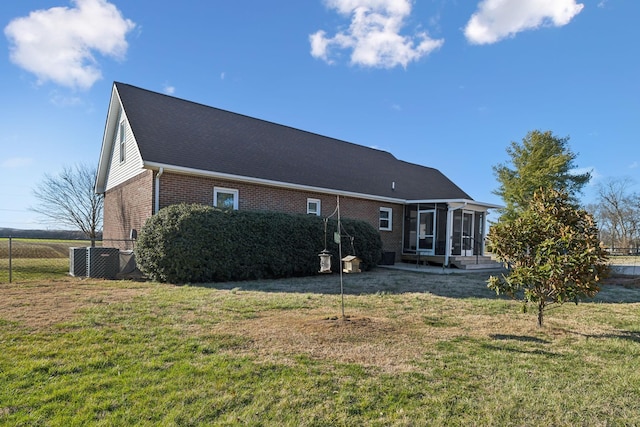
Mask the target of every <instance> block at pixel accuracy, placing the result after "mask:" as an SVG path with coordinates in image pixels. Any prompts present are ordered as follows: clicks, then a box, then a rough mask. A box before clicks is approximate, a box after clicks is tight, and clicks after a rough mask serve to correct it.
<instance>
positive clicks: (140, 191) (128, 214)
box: [103, 171, 154, 249]
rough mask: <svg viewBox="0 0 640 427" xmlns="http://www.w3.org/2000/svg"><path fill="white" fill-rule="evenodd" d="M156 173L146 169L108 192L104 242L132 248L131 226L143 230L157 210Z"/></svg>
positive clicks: (121, 247)
mask: <svg viewBox="0 0 640 427" xmlns="http://www.w3.org/2000/svg"><path fill="white" fill-rule="evenodd" d="M153 177H154V173H153V172H152V171H144V172H143V173H141V174H140V175H137V176H135V177H134V178H131V179H130V180H128V181H126V182H124V183H122V184H120V185H118V186H117V187H114V188H112V189H110V190H108V191H107V192H106V193H105V195H104V223H103V244H104V246H109V247H114V248H120V249H132V247H131V242H130V241H129V236H130V232H131V229H136V230H138V231H139V230H140V229H141V228H142V226H143V225H144V223H145V221H146V220H147V218H149V217H150V216H151V215H152V213H153V200H154V198H153V184H154V183H153Z"/></svg>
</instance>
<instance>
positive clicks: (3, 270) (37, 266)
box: [0, 258, 69, 283]
mask: <svg viewBox="0 0 640 427" xmlns="http://www.w3.org/2000/svg"><path fill="white" fill-rule="evenodd" d="M68 274H69V259H68V258H14V259H13V260H12V262H11V279H12V281H13V282H16V281H38V280H57V279H61V278H64V277H66V276H67V275H68ZM8 282H9V260H8V259H6V258H5V259H0V283H8Z"/></svg>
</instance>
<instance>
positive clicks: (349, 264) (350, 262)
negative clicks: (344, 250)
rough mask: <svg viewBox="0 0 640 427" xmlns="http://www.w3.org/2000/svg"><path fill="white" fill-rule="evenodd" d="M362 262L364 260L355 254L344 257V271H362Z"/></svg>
mask: <svg viewBox="0 0 640 427" xmlns="http://www.w3.org/2000/svg"><path fill="white" fill-rule="evenodd" d="M360 262H362V260H361V259H360V258H358V257H357V256H355V255H349V256H346V257H344V258H342V271H343V272H345V273H360V271H361V270H360Z"/></svg>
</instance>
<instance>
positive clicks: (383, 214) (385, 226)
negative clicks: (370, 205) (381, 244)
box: [379, 208, 393, 231]
mask: <svg viewBox="0 0 640 427" xmlns="http://www.w3.org/2000/svg"><path fill="white" fill-rule="evenodd" d="M392 221H393V209H391V208H380V223H379V224H380V226H379V228H380V230H385V231H391V228H392V227H391V225H392Z"/></svg>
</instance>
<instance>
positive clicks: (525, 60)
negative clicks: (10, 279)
mask: <svg viewBox="0 0 640 427" xmlns="http://www.w3.org/2000/svg"><path fill="white" fill-rule="evenodd" d="M638 16H640V2H639V1H635V0H592V1H588V0H583V1H581V2H580V1H576V0H484V1H468V0H466V1H461V0H422V1H410V0H304V1H292V0H289V1H284V0H273V1H270V2H265V1H257V0H253V1H248V0H218V1H212V2H202V1H195V0H183V1H182V2H180V3H175V2H157V1H147V0H137V1H124V0H109V1H106V0H72V1H69V0H21V1H12V2H3V4H2V6H1V7H0V25H1V26H2V29H3V37H0V40H1V41H0V77H1V78H0V93H1V94H2V95H1V96H2V103H1V105H0V128H1V129H2V132H1V133H0V147H1V150H0V201H1V202H0V227H12V228H52V227H53V226H52V225H50V224H47V223H46V222H44V221H43V219H42V218H40V217H38V216H37V215H36V214H35V213H32V212H31V211H29V207H30V206H34V205H35V204H36V200H34V199H33V198H32V194H31V193H32V190H33V188H34V187H35V186H36V184H37V183H38V182H40V181H41V180H42V178H43V176H44V174H45V173H49V174H56V173H58V172H59V171H60V170H61V169H62V168H63V167H64V166H65V165H69V166H71V165H73V164H75V163H89V164H92V165H95V164H97V162H98V156H99V151H100V146H101V142H102V134H103V131H104V125H105V120H106V114H107V105H108V102H109V96H110V93H111V85H112V83H113V81H120V82H124V83H129V84H133V85H136V86H140V87H143V88H146V89H150V90H153V91H158V92H164V93H167V94H171V95H174V96H177V97H180V98H185V99H189V100H192V101H196V102H200V103H203V104H207V105H211V106H215V107H218V108H223V109H226V110H230V111H234V112H237V113H241V114H245V115H249V116H253V117H257V118H260V119H265V120H269V121H273V122H276V123H280V124H284V125H288V126H292V127H295V128H299V129H303V130H307V131H311V132H315V133H319V134H322V135H327V136H330V137H334V138H338V139H342V140H346V141H349V142H354V143H357V144H362V145H366V146H371V147H375V148H379V149H382V150H387V151H390V152H391V153H393V154H394V155H395V156H396V157H398V158H399V159H402V160H406V161H409V162H414V163H419V164H422V165H425V166H431V167H435V168H437V169H439V170H441V171H442V172H443V173H444V174H445V175H447V176H448V177H449V178H451V179H452V180H453V181H454V182H455V183H456V184H458V185H459V186H460V187H461V188H462V189H463V190H465V191H466V192H467V193H469V194H470V195H471V197H473V198H474V199H476V200H479V201H483V202H489V203H498V204H499V203H501V200H500V199H499V198H497V197H496V196H495V195H493V194H492V191H493V190H495V189H496V187H497V185H498V184H497V182H496V180H495V177H494V175H493V171H492V166H493V165H496V164H497V163H500V162H504V161H506V160H507V155H506V151H505V149H506V147H507V146H508V145H509V143H510V142H511V141H521V140H522V138H523V137H524V136H525V135H526V134H527V132H528V131H530V130H534V129H539V130H551V131H552V132H553V133H554V134H556V135H557V136H560V137H565V136H569V137H570V140H569V144H570V147H571V149H572V150H573V151H575V152H577V153H578V158H577V165H578V166H579V167H580V168H584V169H587V170H591V171H592V173H593V176H594V178H593V180H592V183H591V184H590V186H589V188H587V190H586V191H585V194H584V199H583V200H584V201H585V202H590V201H593V199H594V197H595V186H596V185H597V183H598V182H602V181H603V180H606V179H611V178H623V177H627V178H631V179H633V180H634V181H635V182H636V187H635V188H634V190H635V191H637V190H638V185H637V184H638V178H639V177H638V173H639V170H640V168H638V166H639V164H640V144H639V142H640V141H639V137H638V135H640V48H639V47H638V41H640V26H638V25H637V18H638ZM336 155H338V153H336ZM53 228H55V227H53Z"/></svg>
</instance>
